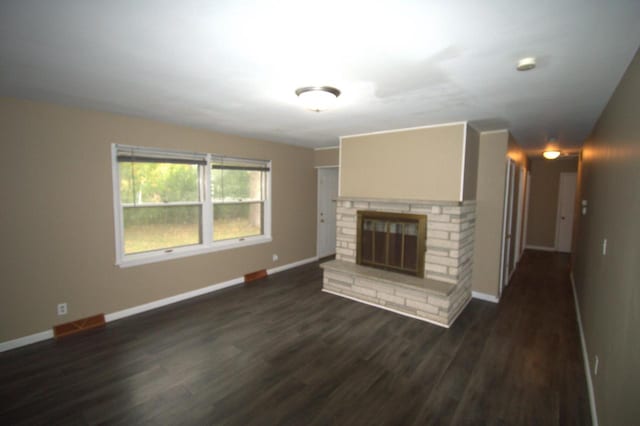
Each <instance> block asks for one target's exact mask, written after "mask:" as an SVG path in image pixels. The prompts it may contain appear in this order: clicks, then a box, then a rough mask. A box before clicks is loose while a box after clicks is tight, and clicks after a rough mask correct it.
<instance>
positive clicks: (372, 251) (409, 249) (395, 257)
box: [356, 210, 427, 278]
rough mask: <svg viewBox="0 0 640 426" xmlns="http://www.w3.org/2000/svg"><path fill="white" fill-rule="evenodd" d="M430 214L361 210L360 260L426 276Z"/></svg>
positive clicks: (359, 217)
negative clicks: (425, 263) (426, 250)
mask: <svg viewBox="0 0 640 426" xmlns="http://www.w3.org/2000/svg"><path fill="white" fill-rule="evenodd" d="M426 229H427V217H426V216H425V215H417V214H405V213H388V212H376V211H368V210H360V211H358V239H357V253H356V262H357V263H358V264H360V265H364V266H371V267H374V268H380V269H386V270H390V271H395V272H400V273H404V274H409V275H414V276H417V277H420V278H424V254H425V248H426V232H427V231H426Z"/></svg>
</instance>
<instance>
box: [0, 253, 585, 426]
mask: <svg viewBox="0 0 640 426" xmlns="http://www.w3.org/2000/svg"><path fill="white" fill-rule="evenodd" d="M567 265H568V257H567V256H565V255H561V254H556V253H544V252H533V251H527V252H526V254H525V256H524V258H523V259H522V261H521V262H520V265H519V267H518V270H517V271H516V273H515V274H514V277H513V279H512V280H511V284H510V285H509V286H508V287H507V288H506V289H505V291H504V293H503V297H502V300H501V302H500V304H491V303H488V302H482V301H477V300H473V301H471V303H470V304H469V305H468V307H467V308H466V310H465V311H464V312H463V313H462V314H461V315H460V317H459V318H458V320H457V321H456V323H455V324H454V325H453V327H451V328H450V329H448V330H447V329H443V328H440V327H436V326H433V325H431V324H428V323H425V322H422V321H418V320H414V319H411V318H406V317H402V316H400V315H397V314H394V313H392V312H388V311H384V310H380V309H377V308H375V307H372V306H368V305H364V304H360V303H357V302H354V301H351V300H348V299H344V298H340V297H336V296H334V295H331V294H327V293H323V292H321V291H320V290H321V287H322V284H321V278H322V271H321V270H320V268H319V267H318V264H317V263H315V264H308V265H305V266H302V267H299V268H295V269H292V270H288V271H284V272H282V273H279V274H276V275H273V276H269V277H266V278H264V279H261V280H256V281H253V282H251V283H249V284H245V285H241V286H236V287H232V288H228V289H225V290H222V291H220V292H216V293H212V294H208V295H204V296H202V297H199V298H196V299H192V300H187V301H184V302H180V303H177V304H174V305H170V306H165V307H163V308H160V309H157V310H154V311H149V312H145V313H143V314H140V315H137V316H135V317H130V318H126V319H122V320H120V321H116V322H113V323H109V324H107V326H106V327H105V328H104V329H101V330H94V331H91V332H88V333H86V334H82V335H78V336H74V337H71V338H68V339H64V340H61V341H59V342H54V341H47V342H41V343H38V344H34V345H31V346H28V347H24V348H21V349H16V350H13V351H9V352H5V353H2V354H0V423H2V424H29V425H31V424H36V425H37V424H43V425H44V424H47V425H51V424H54V425H55V424H70V425H89V424H91V425H93V424H117V425H133V424H136V425H137V424H149V425H163V424H167V425H174V424H186V425H191V424H193V425H202V424H222V425H302V424H304V425H328V424H331V425H359V424H362V425H405V424H407V425H410V424H415V425H424V424H434V425H449V424H451V425H465V424H470V425H471V424H473V425H476V424H483V425H501V426H502V425H529V424H544V425H567V424H580V425H581V424H589V423H590V416H589V404H588V396H587V390H586V382H585V376H584V370H583V361H582V355H581V351H580V346H579V345H580V343H579V333H578V329H577V326H576V322H575V311H574V306H573V300H572V294H571V288H570V284H569V279H568V268H567Z"/></svg>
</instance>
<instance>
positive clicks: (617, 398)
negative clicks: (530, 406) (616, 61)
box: [573, 53, 640, 425]
mask: <svg viewBox="0 0 640 426" xmlns="http://www.w3.org/2000/svg"><path fill="white" fill-rule="evenodd" d="M638 111H640V53H636V57H635V58H634V60H633V62H632V63H631V65H630V66H629V69H628V70H627V72H626V74H625V75H624V76H623V78H622V80H621V81H620V84H619V86H618V88H617V89H616V91H615V92H614V94H613V96H612V98H611V100H610V101H609V104H608V105H607V107H606V108H605V110H604V111H603V113H602V115H601V116H600V119H599V120H598V122H597V124H596V126H595V128H594V130H593V133H592V135H591V136H590V137H589V139H588V140H587V141H586V143H585V145H584V148H583V155H582V164H581V184H580V188H581V196H580V198H581V199H585V200H587V201H588V203H589V208H588V212H587V214H586V216H578V217H579V224H578V226H577V229H578V237H577V244H576V247H575V250H574V253H575V259H574V267H573V272H574V277H575V284H576V292H577V297H578V304H579V306H580V312H581V316H582V324H583V328H584V335H585V340H586V346H587V351H588V354H589V365H590V370H591V371H592V372H593V368H594V357H595V356H596V355H597V356H598V357H599V359H600V363H599V371H598V375H597V376H592V379H593V385H594V391H595V397H596V398H595V399H596V403H597V411H598V418H599V421H600V424H601V425H631V424H637V423H638V419H639V418H640V405H639V404H638V384H639V383H640V338H639V337H638V336H639V335H640V262H639V259H640V221H639V218H640V120H638ZM603 238H606V239H607V242H608V244H607V254H606V256H603V255H602V239H603Z"/></svg>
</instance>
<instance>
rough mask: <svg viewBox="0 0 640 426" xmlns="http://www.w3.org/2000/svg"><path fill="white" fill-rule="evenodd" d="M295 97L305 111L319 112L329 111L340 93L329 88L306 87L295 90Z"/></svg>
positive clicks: (333, 88)
mask: <svg viewBox="0 0 640 426" xmlns="http://www.w3.org/2000/svg"><path fill="white" fill-rule="evenodd" d="M296 95H298V97H299V98H300V101H302V104H303V105H304V107H305V108H306V109H308V110H310V111H315V112H320V111H325V110H327V109H329V108H330V107H331V106H332V105H333V104H334V103H335V102H336V99H337V98H338V96H340V91H339V90H338V89H336V88H335V87H331V86H308V87H301V88H299V89H296Z"/></svg>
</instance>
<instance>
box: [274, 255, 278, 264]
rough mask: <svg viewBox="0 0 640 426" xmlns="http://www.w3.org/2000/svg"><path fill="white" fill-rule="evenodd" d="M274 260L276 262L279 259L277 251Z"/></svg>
mask: <svg viewBox="0 0 640 426" xmlns="http://www.w3.org/2000/svg"><path fill="white" fill-rule="evenodd" d="M273 261H274V262H277V261H278V255H277V254H275V253H274V254H273Z"/></svg>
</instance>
